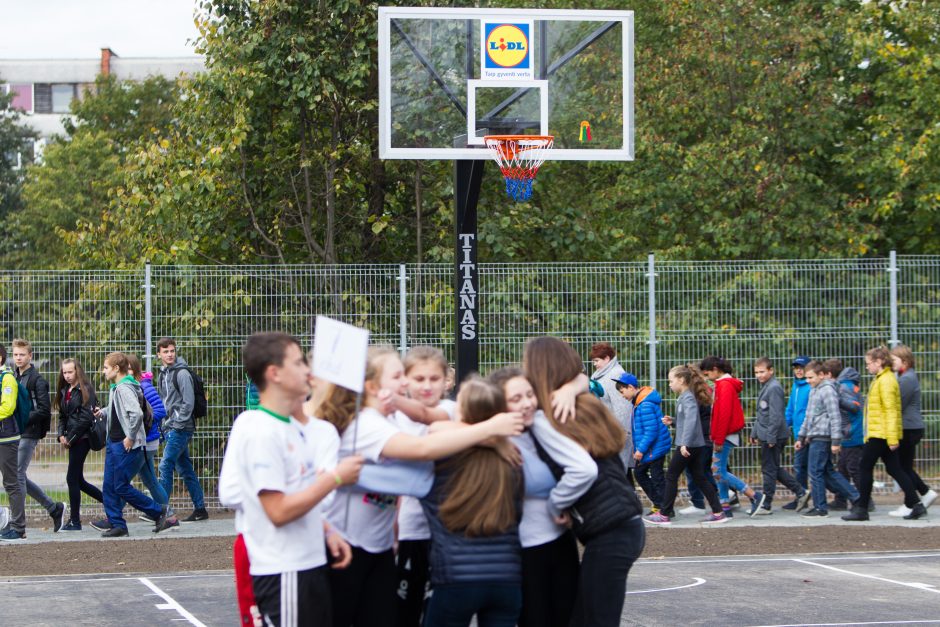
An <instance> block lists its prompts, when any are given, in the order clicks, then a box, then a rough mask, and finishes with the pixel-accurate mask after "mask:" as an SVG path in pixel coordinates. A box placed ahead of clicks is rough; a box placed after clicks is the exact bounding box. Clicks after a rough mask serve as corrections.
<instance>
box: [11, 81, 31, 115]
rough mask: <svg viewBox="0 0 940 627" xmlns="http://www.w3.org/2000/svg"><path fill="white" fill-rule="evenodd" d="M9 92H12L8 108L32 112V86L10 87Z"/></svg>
mask: <svg viewBox="0 0 940 627" xmlns="http://www.w3.org/2000/svg"><path fill="white" fill-rule="evenodd" d="M9 87H10V91H11V92H13V102H11V103H10V107H11V108H13V109H18V110H19V111H24V112H26V113H32V112H33V86H32V85H10V86H9Z"/></svg>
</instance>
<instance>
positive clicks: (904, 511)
mask: <svg viewBox="0 0 940 627" xmlns="http://www.w3.org/2000/svg"><path fill="white" fill-rule="evenodd" d="M912 511H914V510H912V509H911V508H910V507H908V506H907V505H905V504H904V503H901V506H900V507H898V508H897V509H893V510H891V511H890V512H888V516H894V517H895V518H904V517H905V516H909V515H910V513H911V512H912Z"/></svg>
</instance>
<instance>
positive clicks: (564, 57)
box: [378, 7, 633, 161]
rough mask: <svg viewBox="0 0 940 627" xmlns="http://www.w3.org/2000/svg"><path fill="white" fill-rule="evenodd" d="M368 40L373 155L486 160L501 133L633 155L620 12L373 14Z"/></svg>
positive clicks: (586, 156)
mask: <svg viewBox="0 0 940 627" xmlns="http://www.w3.org/2000/svg"><path fill="white" fill-rule="evenodd" d="M378 45H379V49H378V54H379V156H380V157H381V158H383V159H443V160H458V159H489V158H491V155H490V152H489V151H488V150H485V146H484V144H483V136H484V135H503V134H509V135H520V134H525V135H553V136H554V137H555V144H554V149H553V150H552V151H551V152H550V154H549V155H548V158H549V159H552V160H572V161H630V160H632V159H633V12H632V11H580V10H578V11H574V10H546V9H477V8H466V9H449V8H436V7H429V8H406V7H380V8H379V41H378Z"/></svg>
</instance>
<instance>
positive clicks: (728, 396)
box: [711, 377, 744, 444]
mask: <svg viewBox="0 0 940 627" xmlns="http://www.w3.org/2000/svg"><path fill="white" fill-rule="evenodd" d="M743 388H744V383H742V382H741V380H740V379H735V378H734V377H725V378H724V379H718V380H717V381H715V404H714V405H712V424H711V437H712V442H714V443H715V444H724V443H725V438H726V437H727V436H729V435H731V434H732V433H737V432H738V431H740V430H741V429H743V428H744V408H743V407H741V397H740V394H741V390H742V389H743Z"/></svg>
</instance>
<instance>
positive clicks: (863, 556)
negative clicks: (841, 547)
mask: <svg viewBox="0 0 940 627" xmlns="http://www.w3.org/2000/svg"><path fill="white" fill-rule="evenodd" d="M813 555H814V554H812V553H790V554H786V553H784V554H781V555H779V556H772V555H766V556H761V555H740V556H735V555H727V556H721V555H716V556H714V557H692V558H689V557H663V558H651V557H646V558H642V559H639V560H637V561H636V563H637V564H716V563H735V562H792V561H794V560H798V559H801V558H800V557H797V556H803V558H806V559H813V560H817V561H832V562H839V561H850V560H887V559H915V558H924V557H935V558H940V551H936V552H933V553H924V552H917V553H915V554H905V553H885V554H878V555H872V554H870V553H852V554H847V555H842V554H837V553H829V554H821V555H820V556H819V557H813Z"/></svg>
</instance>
